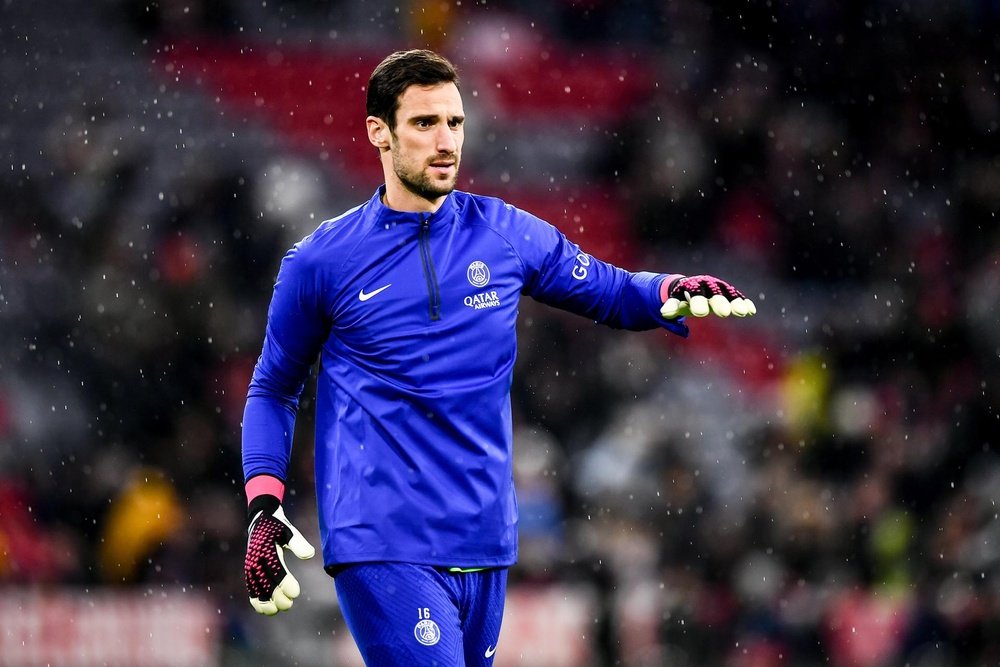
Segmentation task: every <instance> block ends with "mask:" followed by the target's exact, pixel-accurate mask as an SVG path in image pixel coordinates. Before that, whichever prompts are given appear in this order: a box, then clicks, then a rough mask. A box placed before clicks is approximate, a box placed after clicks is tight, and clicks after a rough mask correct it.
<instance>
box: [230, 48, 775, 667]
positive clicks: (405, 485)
mask: <svg viewBox="0 0 1000 667" xmlns="http://www.w3.org/2000/svg"><path fill="white" fill-rule="evenodd" d="M367 96H368V98H367V107H368V108H367V112H368V117H367V119H366V127H367V139H368V141H369V142H371V144H372V145H373V146H374V148H375V149H376V150H377V152H378V155H379V159H380V160H381V164H382V168H383V172H384V175H385V183H384V185H382V186H380V187H379V188H378V190H377V191H376V192H375V194H374V196H372V198H371V199H370V200H369V201H367V202H366V203H364V204H362V205H361V206H358V207H357V208H354V209H351V210H350V211H347V212H346V213H344V214H343V215H341V216H340V217H337V218H333V219H332V220H328V221H326V222H324V223H322V224H321V225H319V227H318V228H317V229H316V230H315V231H314V232H313V233H312V234H311V235H309V236H307V237H306V238H305V239H303V240H302V241H301V242H299V243H297V244H296V245H295V246H294V247H293V248H292V249H291V250H289V251H288V253H287V254H286V255H285V257H284V259H283V261H282V263H281V268H280V270H279V272H278V276H277V280H276V282H275V285H274V292H273V295H272V300H271V304H270V308H269V311H268V319H267V329H266V332H265V335H264V343H263V350H262V352H261V355H260V358H259V359H258V361H257V365H256V367H255V369H254V373H253V379H252V380H251V383H250V389H249V392H248V397H247V402H246V409H245V414H244V422H243V471H244V477H245V480H246V493H247V498H248V501H249V521H250V526H249V536H248V543H247V552H246V561H245V567H244V573H245V577H246V584H247V588H248V591H249V594H250V602H251V604H252V605H253V607H254V608H255V609H256V610H257V611H259V612H261V613H262V614H268V615H270V614H275V613H277V612H279V611H282V610H286V609H289V608H290V607H291V606H292V603H293V600H294V598H295V597H296V596H298V594H299V592H300V591H299V585H298V583H297V582H296V580H295V578H294V577H293V576H292V574H290V573H289V571H288V569H287V567H286V555H285V553H284V550H285V548H287V549H289V550H290V551H291V552H292V553H293V554H294V555H295V556H297V557H298V558H309V557H311V556H312V555H313V553H314V549H313V547H312V546H311V545H310V544H309V543H308V542H307V541H306V539H305V538H304V537H303V536H302V535H301V534H300V533H299V531H298V530H296V529H295V528H294V527H293V525H292V523H291V522H290V521H289V519H288V517H287V516H285V513H284V510H283V508H282V500H283V496H284V492H285V479H286V474H287V473H288V465H289V456H290V452H291V446H292V433H293V430H294V425H295V416H296V411H297V409H298V400H299V396H300V394H301V392H302V389H303V386H304V383H305V382H306V380H307V377H308V375H309V372H310V369H311V367H312V366H313V363H314V362H315V361H316V359H317V358H319V360H320V362H321V364H320V367H319V371H318V378H317V403H316V433H315V471H316V473H315V474H316V479H315V483H316V495H317V504H318V511H319V529H320V536H321V539H322V547H323V548H322V551H323V564H324V566H325V568H326V570H327V572H328V573H329V574H330V575H332V576H333V577H334V579H335V585H336V593H337V596H338V599H339V601H340V604H341V608H342V610H343V613H344V616H345V619H346V622H347V625H348V627H349V629H350V631H351V633H352V635H353V637H354V639H355V641H356V642H357V644H358V647H359V648H360V650H361V653H362V655H363V656H364V659H365V661H366V663H367V664H369V665H379V666H384V665H431V664H434V665H443V666H451V667H457V666H459V665H468V666H472V665H491V664H492V661H493V658H494V656H495V654H496V651H497V639H498V636H499V633H500V620H501V617H502V615H503V602H504V591H505V587H506V579H507V568H508V567H509V566H511V565H512V564H513V563H514V562H515V560H516V558H517V503H516V502H515V498H514V486H513V479H512V469H511V464H512V450H511V447H512V443H511V437H512V436H511V433H512V428H511V406H510V387H511V374H512V371H513V369H514V359H515V353H516V341H515V321H516V318H517V311H518V300H519V299H520V298H521V296H522V295H527V296H530V297H532V298H534V299H536V300H538V301H540V302H542V303H546V304H549V305H552V306H555V307H557V308H562V309H565V310H567V311H570V312H573V313H577V314H579V315H582V316H584V317H587V318H590V319H591V320H594V321H597V322H599V323H602V324H605V325H608V326H611V327H615V328H621V329H630V330H636V331H638V330H649V329H657V328H662V329H667V330H668V331H671V332H673V333H675V334H678V335H680V336H687V335H688V328H687V325H686V324H685V316H688V315H692V316H696V317H702V316H705V315H708V314H710V313H714V314H715V315H718V316H720V317H726V316H729V315H735V316H738V317H743V316H747V315H753V314H754V312H755V308H754V305H753V302H752V301H751V300H750V299H747V298H746V297H745V296H744V295H743V294H742V293H741V292H740V291H739V290H737V289H736V288H734V287H733V286H732V285H730V284H728V283H726V282H724V281H722V280H719V279H717V278H713V277H711V276H692V277H685V276H682V275H677V274H662V273H631V272H628V271H625V270H623V269H621V268H618V267H615V266H612V265H610V264H608V263H606V262H603V261H601V260H599V259H597V258H595V257H593V256H591V255H589V254H587V253H585V252H584V251H582V250H581V249H580V248H579V247H578V246H577V245H576V244H574V243H572V242H571V241H569V240H568V239H567V238H566V237H565V236H563V235H562V234H561V233H560V232H559V231H558V230H557V229H555V228H554V227H553V226H551V225H550V224H548V223H546V222H544V221H542V220H540V219H538V218H536V217H535V216H533V215H531V214H530V213H527V212H524V211H522V210H519V209H517V208H515V207H513V206H510V205H508V204H506V203H504V202H503V201H500V200H498V199H494V198H490V197H483V196H479V195H473V194H468V193H465V192H461V191H458V190H456V189H455V183H456V179H457V177H458V172H459V166H460V162H461V158H462V143H463V138H464V122H465V112H464V109H463V105H462V96H461V93H460V92H459V79H458V75H457V73H456V71H455V68H454V67H453V66H452V64H451V63H450V62H448V61H447V60H445V59H444V58H442V57H441V56H439V55H437V54H435V53H433V52H430V51H406V52H397V53H394V54H392V55H390V56H389V57H387V58H386V59H385V60H384V61H383V62H382V63H381V64H380V65H379V66H378V67H377V68H376V69H375V71H374V72H373V73H372V75H371V78H370V80H369V85H368V89H367Z"/></svg>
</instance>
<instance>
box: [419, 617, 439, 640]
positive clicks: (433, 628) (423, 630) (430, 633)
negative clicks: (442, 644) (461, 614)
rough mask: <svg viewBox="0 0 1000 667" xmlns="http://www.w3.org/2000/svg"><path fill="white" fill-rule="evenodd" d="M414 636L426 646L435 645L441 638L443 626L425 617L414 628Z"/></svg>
mask: <svg viewBox="0 0 1000 667" xmlns="http://www.w3.org/2000/svg"><path fill="white" fill-rule="evenodd" d="M413 636H414V637H416V638H417V641H418V642H420V643H421V644H423V645H424V646H434V645H435V644H437V643H438V641H440V639H441V628H439V627H438V624H437V623H435V622H434V621H432V620H430V619H429V618H425V619H424V620H422V621H420V622H419V623H417V625H416V627H414V628H413Z"/></svg>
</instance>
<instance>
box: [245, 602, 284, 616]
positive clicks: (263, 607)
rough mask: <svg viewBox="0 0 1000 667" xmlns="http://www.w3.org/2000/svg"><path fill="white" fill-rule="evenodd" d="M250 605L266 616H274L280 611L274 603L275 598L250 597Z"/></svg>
mask: <svg viewBox="0 0 1000 667" xmlns="http://www.w3.org/2000/svg"><path fill="white" fill-rule="evenodd" d="M250 606H251V607H253V609H254V611H256V612H257V613H258V614H264V616H274V615H275V614H277V613H278V607H277V606H276V605H275V604H274V600H266V601H261V600H258V599H257V598H250Z"/></svg>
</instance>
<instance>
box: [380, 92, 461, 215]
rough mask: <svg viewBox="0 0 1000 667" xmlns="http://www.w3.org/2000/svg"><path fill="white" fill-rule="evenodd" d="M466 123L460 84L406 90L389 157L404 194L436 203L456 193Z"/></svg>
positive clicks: (397, 116) (393, 133)
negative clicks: (454, 191) (404, 191)
mask: <svg viewBox="0 0 1000 667" xmlns="http://www.w3.org/2000/svg"><path fill="white" fill-rule="evenodd" d="M464 122H465V111H464V109H463V108H462V96H461V94H460V93H459V92H458V88H457V87H456V86H455V84H453V83H443V84H439V85H436V86H416V85H414V86H410V87H409V88H407V89H406V90H405V91H403V94H402V95H401V96H400V98H399V109H398V110H397V111H396V129H395V130H394V131H393V132H391V133H390V134H391V139H390V141H389V152H390V153H391V155H392V167H393V172H394V174H395V177H396V179H397V180H398V181H399V184H400V185H402V186H403V188H404V189H405V190H407V191H408V192H409V193H411V194H413V195H416V196H417V197H420V198H421V199H425V200H427V201H430V202H435V201H437V200H439V199H440V198H442V197H444V196H445V195H447V194H448V193H450V192H451V191H452V190H454V189H455V181H456V179H457V178H458V167H459V162H460V161H461V157H462V142H463V141H464V140H465V130H464Z"/></svg>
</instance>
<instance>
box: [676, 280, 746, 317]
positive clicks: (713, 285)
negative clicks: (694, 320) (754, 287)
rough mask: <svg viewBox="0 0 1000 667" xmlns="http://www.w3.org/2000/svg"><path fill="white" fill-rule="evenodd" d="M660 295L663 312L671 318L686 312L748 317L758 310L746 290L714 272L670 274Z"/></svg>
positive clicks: (702, 314) (688, 313)
mask: <svg viewBox="0 0 1000 667" xmlns="http://www.w3.org/2000/svg"><path fill="white" fill-rule="evenodd" d="M660 298H661V299H662V300H663V307H662V308H660V314H661V315H663V317H665V318H666V319H668V320H671V319H674V318H676V317H681V316H683V315H694V316H695V317H705V316H706V315H708V314H709V313H710V312H711V313H712V314H714V315H716V316H718V317H729V316H730V315H735V316H736V317H748V316H750V315H753V314H755V313H756V312H757V306H755V305H753V301H751V300H750V299H748V298H747V297H746V296H744V294H743V292H741V291H739V290H738V289H736V288H735V287H733V286H732V285H730V284H729V283H727V282H726V281H725V280H721V279H719V278H716V277H714V276H681V275H672V276H667V278H666V279H665V280H664V281H663V283H662V284H661V285H660Z"/></svg>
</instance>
